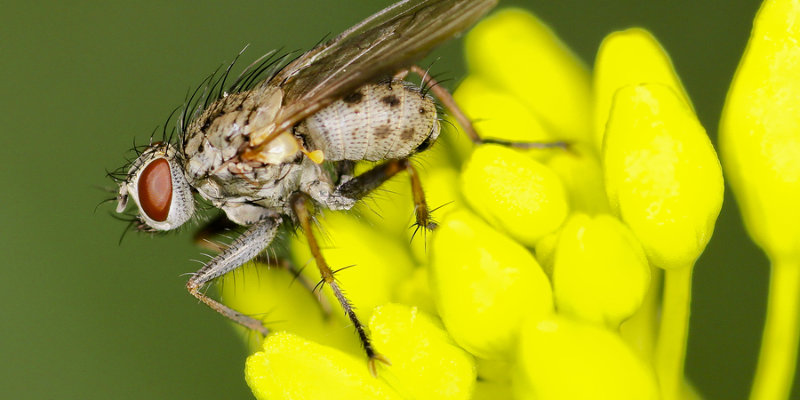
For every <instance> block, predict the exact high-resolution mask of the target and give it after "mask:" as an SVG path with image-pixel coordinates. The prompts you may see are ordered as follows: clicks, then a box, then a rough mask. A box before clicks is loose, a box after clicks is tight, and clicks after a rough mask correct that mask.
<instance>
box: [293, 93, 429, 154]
mask: <svg viewBox="0 0 800 400" xmlns="http://www.w3.org/2000/svg"><path fill="white" fill-rule="evenodd" d="M439 129H440V128H439V120H438V118H437V114H436V105H435V103H434V102H433V99H432V98H431V97H430V96H426V95H423V94H422V93H421V92H420V89H419V88H418V87H416V86H414V85H412V84H409V83H407V82H404V81H399V80H396V81H392V82H391V83H389V82H386V83H378V84H369V85H365V86H363V87H361V88H359V89H358V90H357V91H355V92H353V93H351V94H349V95H347V96H345V97H343V98H342V99H339V100H337V101H335V102H334V103H333V104H331V105H330V106H328V107H326V108H325V109H323V110H321V111H319V112H317V113H316V114H314V115H313V116H311V117H309V118H307V119H306V120H305V121H303V122H302V123H301V124H300V125H299V126H298V132H299V133H300V134H301V135H304V136H305V137H306V138H307V139H308V141H309V142H310V147H312V148H313V149H315V150H316V149H318V150H322V151H323V152H324V153H325V159H326V160H329V161H340V160H370V161H378V160H386V159H395V158H405V157H408V156H409V155H411V154H413V153H414V150H416V149H417V148H418V147H420V145H422V144H423V143H425V142H428V143H430V142H432V141H433V140H435V139H436V137H437V136H439Z"/></svg>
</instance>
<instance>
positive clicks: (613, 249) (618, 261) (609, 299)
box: [553, 214, 650, 329]
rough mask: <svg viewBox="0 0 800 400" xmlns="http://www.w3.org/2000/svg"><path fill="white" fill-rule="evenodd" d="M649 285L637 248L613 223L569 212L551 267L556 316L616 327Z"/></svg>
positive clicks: (610, 219) (601, 217)
mask: <svg viewBox="0 0 800 400" xmlns="http://www.w3.org/2000/svg"><path fill="white" fill-rule="evenodd" d="M649 284H650V266H649V265H648V264H647V257H646V256H645V255H644V251H643V250H642V246H641V245H640V244H639V241H638V240H637V239H636V237H635V236H634V235H633V233H631V231H630V230H629V229H628V227H626V226H625V225H624V224H622V223H621V222H620V221H619V220H618V219H616V218H614V217H612V216H610V215H598V216H596V217H594V218H592V217H589V216H587V215H585V214H574V215H573V216H572V217H571V218H570V219H569V220H568V221H567V223H566V224H565V226H564V229H563V230H562V232H561V236H560V238H559V241H558V247H557V250H556V255H555V265H554V267H553V293H554V295H555V301H556V307H557V308H558V310H559V312H563V313H567V314H571V315H574V316H576V317H578V318H580V319H583V320H586V321H591V322H596V323H601V324H602V323H604V324H607V325H608V327H609V328H613V329H616V328H617V327H618V326H619V324H620V322H622V321H623V320H625V319H627V318H628V317H630V316H631V315H633V313H634V312H636V310H638V309H639V307H640V306H641V305H642V300H643V299H644V296H645V294H646V293H647V288H648V287H649Z"/></svg>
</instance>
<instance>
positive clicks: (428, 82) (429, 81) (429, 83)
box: [395, 65, 568, 149]
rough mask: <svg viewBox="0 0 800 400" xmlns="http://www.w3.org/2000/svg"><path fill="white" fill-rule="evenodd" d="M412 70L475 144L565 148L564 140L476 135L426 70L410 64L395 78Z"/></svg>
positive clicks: (447, 94) (453, 102) (467, 119)
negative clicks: (492, 137)
mask: <svg viewBox="0 0 800 400" xmlns="http://www.w3.org/2000/svg"><path fill="white" fill-rule="evenodd" d="M409 71H410V72H413V73H414V74H416V75H419V77H420V79H422V85H423V86H425V87H428V88H430V90H431V92H433V94H434V95H435V96H436V98H437V99H439V101H441V102H442V105H443V106H445V108H447V110H448V111H450V114H451V115H452V116H453V118H455V119H456V121H458V124H459V125H461V127H462V128H464V132H466V133H467V136H469V138H470V139H471V140H472V142H473V143H475V144H483V143H494V144H502V145H504V146H509V147H514V148H518V149H547V148H552V147H561V148H567V146H568V144H567V143H566V142H561V141H556V142H512V141H508V140H501V139H483V138H481V137H480V136H478V132H477V131H475V127H474V126H473V125H472V121H470V120H469V118H467V116H466V115H465V114H464V112H463V111H461V108H460V107H458V104H456V101H455V100H454V99H453V95H451V94H450V92H449V91H447V89H445V88H444V87H442V86H440V85H439V82H437V81H436V80H435V79H433V77H431V76H430V75H429V74H428V71H425V70H423V69H422V68H420V67H419V66H418V65H412V66H411V68H409V70H408V71H401V72H400V73H398V74H397V75H395V77H396V78H399V79H402V78H403V77H405V76H406V75H407V74H408V72H409Z"/></svg>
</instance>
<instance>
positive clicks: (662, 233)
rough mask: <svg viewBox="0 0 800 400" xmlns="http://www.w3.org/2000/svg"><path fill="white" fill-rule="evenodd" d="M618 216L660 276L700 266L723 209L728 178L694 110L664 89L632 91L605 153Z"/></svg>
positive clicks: (623, 100)
mask: <svg viewBox="0 0 800 400" xmlns="http://www.w3.org/2000/svg"><path fill="white" fill-rule="evenodd" d="M603 164H604V167H605V181H606V192H607V194H608V200H609V204H610V205H611V208H612V210H613V211H614V212H615V213H616V214H617V215H618V216H619V217H620V219H622V220H623V221H624V222H625V223H626V224H627V225H628V226H629V227H630V228H631V230H632V231H633V232H634V234H635V235H636V237H637V238H639V241H640V242H641V243H642V246H643V247H644V250H645V253H646V254H647V256H648V259H649V260H650V262H651V263H652V264H653V265H655V266H658V267H661V268H667V269H669V268H680V267H687V266H691V265H693V264H694V261H695V260H696V259H697V257H699V256H700V253H702V251H703V249H704V248H705V246H706V244H707V243H708V240H709V239H710V238H711V234H712V233H713V230H714V222H715V221H716V219H717V215H718V214H719V210H720V207H721V206H722V194H723V185H722V171H721V168H720V165H719V160H718V159H717V155H716V152H715V151H714V147H713V146H712V145H711V142H710V141H709V139H708V136H706V132H705V130H704V129H703V127H702V126H701V125H700V122H699V121H697V117H696V116H695V115H694V112H693V111H692V109H691V107H690V106H689V105H688V104H687V103H686V102H685V101H684V100H683V98H682V96H681V95H679V94H678V93H677V92H676V91H675V90H674V89H673V88H670V87H669V86H665V85H662V84H646V85H637V86H626V87H624V88H622V89H620V90H619V91H618V92H617V94H616V96H615V100H614V104H613V105H612V108H611V115H610V117H609V120H608V126H607V128H606V138H605V146H604V152H603Z"/></svg>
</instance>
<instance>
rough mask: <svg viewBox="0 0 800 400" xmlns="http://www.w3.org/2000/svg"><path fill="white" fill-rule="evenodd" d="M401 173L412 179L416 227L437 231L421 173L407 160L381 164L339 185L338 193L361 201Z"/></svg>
mask: <svg viewBox="0 0 800 400" xmlns="http://www.w3.org/2000/svg"><path fill="white" fill-rule="evenodd" d="M401 171H408V176H409V178H410V179H411V193H412V196H413V197H414V215H415V217H416V220H417V223H416V225H417V226H418V227H422V228H424V229H430V230H433V229H436V223H435V222H434V221H433V220H432V219H431V213H430V210H429V209H428V203H427V202H426V201H425V191H424V190H423V189H422V182H421V181H420V179H419V173H418V172H417V169H416V168H414V166H413V165H412V164H411V162H410V161H409V160H408V159H407V158H403V159H400V160H389V161H387V162H385V163H383V164H380V165H378V166H376V167H374V168H372V169H370V170H369V171H367V172H364V173H363V174H361V175H359V176H357V177H355V178H353V179H351V180H349V181H347V182H345V183H343V184H341V185H339V187H337V188H336V193H337V194H340V195H342V196H345V197H348V198H351V199H354V200H360V199H361V198H363V197H364V196H366V195H367V194H368V193H369V192H371V191H373V190H374V189H375V188H377V187H378V186H380V185H382V184H383V183H384V182H386V181H387V180H389V178H391V177H393V176H395V175H396V174H397V173H398V172H401Z"/></svg>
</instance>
